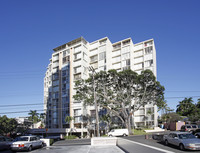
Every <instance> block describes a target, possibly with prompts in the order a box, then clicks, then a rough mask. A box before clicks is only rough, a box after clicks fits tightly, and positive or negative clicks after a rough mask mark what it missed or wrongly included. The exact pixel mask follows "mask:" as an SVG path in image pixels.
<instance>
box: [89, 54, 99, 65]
mask: <svg viewBox="0 0 200 153" xmlns="http://www.w3.org/2000/svg"><path fill="white" fill-rule="evenodd" d="M97 60H98V56H97V55H95V56H92V57H90V62H91V63H92V62H96V61H97Z"/></svg>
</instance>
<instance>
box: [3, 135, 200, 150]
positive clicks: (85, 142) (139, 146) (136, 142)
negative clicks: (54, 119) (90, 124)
mask: <svg viewBox="0 0 200 153" xmlns="http://www.w3.org/2000/svg"><path fill="white" fill-rule="evenodd" d="M31 152H32V153H54V152H56V153H63V152H68V153H79V152H82V153H84V152H87V153H93V152H94V153H98V152H103V153H109V152H119V153H120V152H130V153H144V152H148V153H163V152H166V153H183V152H190V153H191V152H195V153H200V151H189V150H186V151H181V150H179V148H178V147H175V146H173V145H169V146H166V145H164V143H163V142H161V141H157V140H153V139H151V138H150V139H145V136H144V135H143V136H128V137H119V139H118V146H115V147H110V146H109V147H104V146H103V147H91V145H90V139H76V140H61V141H57V142H55V143H54V144H53V145H52V146H50V147H44V148H40V149H34V150H33V151H31ZM1 153H12V151H10V150H5V151H1ZM23 153H28V152H26V151H23Z"/></svg>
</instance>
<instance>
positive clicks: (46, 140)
mask: <svg viewBox="0 0 200 153" xmlns="http://www.w3.org/2000/svg"><path fill="white" fill-rule="evenodd" d="M40 140H42V141H43V142H44V143H45V144H46V146H47V147H49V146H50V139H40Z"/></svg>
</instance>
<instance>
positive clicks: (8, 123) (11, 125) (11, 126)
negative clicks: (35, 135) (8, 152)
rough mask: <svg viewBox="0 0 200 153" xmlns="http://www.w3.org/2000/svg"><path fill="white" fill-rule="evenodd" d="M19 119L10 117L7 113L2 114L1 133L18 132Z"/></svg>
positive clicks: (0, 119)
mask: <svg viewBox="0 0 200 153" xmlns="http://www.w3.org/2000/svg"><path fill="white" fill-rule="evenodd" d="M17 125H18V123H17V121H16V120H15V119H14V118H8V117H7V116H6V115H4V116H2V117H1V116H0V135H7V134H12V133H14V132H16V128H17Z"/></svg>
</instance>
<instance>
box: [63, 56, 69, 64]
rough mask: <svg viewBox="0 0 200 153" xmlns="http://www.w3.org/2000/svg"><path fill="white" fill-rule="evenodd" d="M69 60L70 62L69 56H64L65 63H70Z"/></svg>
mask: <svg viewBox="0 0 200 153" xmlns="http://www.w3.org/2000/svg"><path fill="white" fill-rule="evenodd" d="M68 62H69V56H67V57H64V58H63V64H66V63H68Z"/></svg>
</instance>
